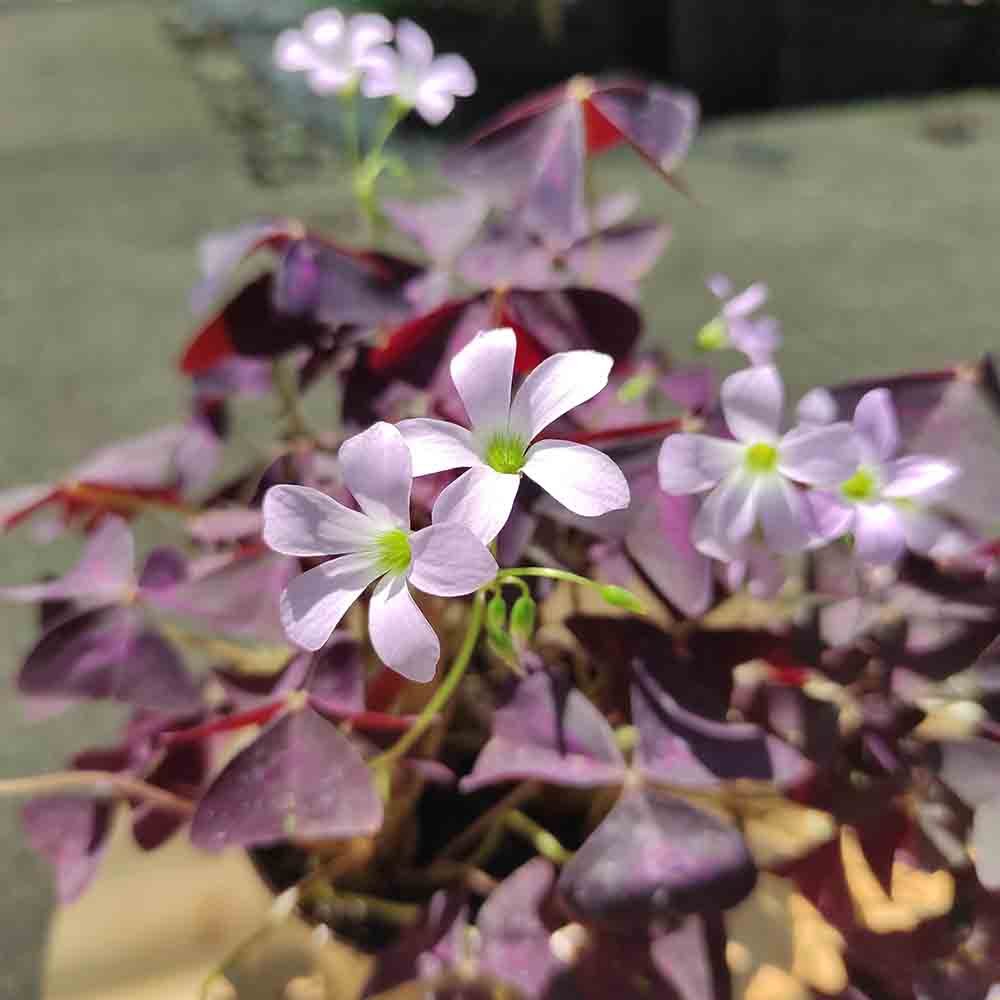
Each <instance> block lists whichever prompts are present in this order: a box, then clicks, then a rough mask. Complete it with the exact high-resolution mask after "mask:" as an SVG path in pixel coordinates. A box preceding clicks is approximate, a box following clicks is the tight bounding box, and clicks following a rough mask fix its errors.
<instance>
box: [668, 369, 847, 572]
mask: <svg viewBox="0 0 1000 1000" xmlns="http://www.w3.org/2000/svg"><path fill="white" fill-rule="evenodd" d="M721 401H722V412H723V416H724V417H725V419H726V424H727V426H728V427H729V430H730V432H731V433H732V435H733V437H734V438H736V440H735V441H732V440H726V439H724V438H717V437H711V436H709V435H707V434H672V435H671V436H670V437H668V438H667V439H666V440H665V441H664V442H663V445H662V446H661V448H660V457H659V466H658V467H659V475H660V485H661V486H662V487H663V489H664V490H666V491H667V492H668V493H704V492H707V491H709V490H711V492H710V493H708V496H707V497H706V498H705V500H704V502H703V503H702V506H701V510H700V511H699V512H698V515H697V517H696V518H695V521H694V524H693V526H692V535H693V539H692V540H693V542H694V544H695V546H696V547H697V548H698V549H699V550H700V551H701V552H704V553H705V554H706V555H709V556H712V557H713V558H715V559H732V558H742V555H741V554H742V552H743V551H744V544H743V543H745V542H746V541H747V540H749V539H751V538H752V536H753V535H754V532H755V529H756V528H757V527H758V525H759V527H760V528H761V529H762V531H763V536H764V540H765V541H766V542H767V544H768V545H769V546H770V547H771V548H772V549H773V550H775V551H777V552H798V551H802V550H803V549H806V548H809V547H811V546H812V545H815V544H818V543H819V542H821V541H825V540H826V536H825V535H824V532H823V531H822V528H821V526H820V525H819V524H818V523H817V522H816V521H815V519H814V517H813V516H812V514H813V512H812V508H811V507H810V506H809V505H808V504H807V503H806V501H805V500H804V498H803V495H802V492H801V491H800V490H799V489H798V487H797V486H796V484H797V483H802V484H805V485H809V486H832V485H835V484H836V483H839V482H841V481H843V480H844V479H846V478H847V477H848V476H849V475H851V473H852V472H853V471H854V470H855V469H856V468H857V464H858V449H857V445H856V443H855V435H854V431H853V429H852V428H851V425H850V424H847V423H834V424H829V425H825V426H824V425H820V426H816V425H803V426H799V427H796V428H795V429H793V430H791V431H789V432H788V433H787V434H784V435H780V434H779V428H780V425H781V412H782V407H783V403H784V389H783V387H782V383H781V377H780V376H779V375H778V372H777V370H776V369H775V368H774V367H773V366H771V365H760V366H756V367H753V368H747V369H745V370H744V371H740V372H737V373H736V374H735V375H730V376H729V378H727V379H726V380H725V381H724V382H723V383H722V390H721Z"/></svg>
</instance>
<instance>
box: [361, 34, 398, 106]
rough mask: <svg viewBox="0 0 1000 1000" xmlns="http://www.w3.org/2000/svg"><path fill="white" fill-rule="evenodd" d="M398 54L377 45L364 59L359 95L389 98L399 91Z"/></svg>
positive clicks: (386, 47)
mask: <svg viewBox="0 0 1000 1000" xmlns="http://www.w3.org/2000/svg"><path fill="white" fill-rule="evenodd" d="M399 77H400V70H399V54H398V53H397V52H396V50H395V49H394V48H392V47H390V46H388V45H377V46H376V47H375V48H373V49H372V50H371V51H369V52H368V53H367V55H366V56H365V59H364V75H363V76H362V77H361V93H362V94H364V95H365V97H391V96H392V95H393V94H395V93H396V92H397V91H398V90H399Z"/></svg>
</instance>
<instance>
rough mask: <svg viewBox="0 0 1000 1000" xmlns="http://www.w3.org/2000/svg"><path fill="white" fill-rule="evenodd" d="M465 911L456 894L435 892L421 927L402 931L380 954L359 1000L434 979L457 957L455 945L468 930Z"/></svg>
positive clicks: (460, 899)
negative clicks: (426, 976)
mask: <svg viewBox="0 0 1000 1000" xmlns="http://www.w3.org/2000/svg"><path fill="white" fill-rule="evenodd" d="M468 918H469V914H468V907H467V905H466V900H465V898H464V896H463V895H462V894H460V893H457V892H444V891H441V892H437V893H435V894H434V896H433V897H432V898H431V901H430V902H429V903H428V904H427V907H426V909H425V911H424V916H423V919H422V920H421V921H420V923H418V924H416V925H414V926H412V927H410V928H407V929H406V930H404V931H403V932H402V933H401V934H400V936H399V938H398V939H397V940H396V942H395V943H394V944H393V945H391V946H390V947H389V948H386V949H385V950H384V951H382V952H381V953H379V954H378V955H377V956H376V959H375V966H374V968H373V970H372V973H371V976H370V977H369V979H368V981H367V982H366V983H365V988H364V992H363V993H362V1000H368V998H369V997H375V996H379V995H381V994H383V993H387V992H388V991H389V990H393V989H395V988H396V987H397V986H402V985H403V984H404V983H408V982H411V981H413V980H415V979H420V978H422V977H423V975H425V974H426V975H428V976H432V975H435V974H436V973H437V972H438V971H440V969H441V968H443V967H445V966H447V965H450V964H451V963H452V962H453V961H454V960H455V958H456V957H457V956H458V954H460V950H459V949H458V948H456V944H457V943H458V942H459V941H460V939H461V936H462V935H463V934H464V933H465V930H466V928H468V926H469V924H468Z"/></svg>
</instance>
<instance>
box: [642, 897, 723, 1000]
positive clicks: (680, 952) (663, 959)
mask: <svg viewBox="0 0 1000 1000" xmlns="http://www.w3.org/2000/svg"><path fill="white" fill-rule="evenodd" d="M650 954H651V956H652V959H653V964H654V965H655V966H656V968H657V970H658V971H659V973H660V975H662V976H663V977H664V978H665V979H667V980H669V981H670V983H671V984H672V985H673V986H674V988H675V989H676V990H677V996H678V1000H715V998H716V997H717V995H718V994H717V992H716V986H717V983H716V978H717V972H716V969H715V968H714V964H713V962H712V956H711V954H710V952H709V947H708V942H707V941H706V940H705V923H704V921H703V920H701V919H700V918H698V917H688V919H687V920H685V921H684V923H683V924H681V926H680V927H678V928H677V929H676V930H672V931H670V932H669V933H666V934H658V935H656V936H655V937H654V938H653V942H652V944H651V946H650Z"/></svg>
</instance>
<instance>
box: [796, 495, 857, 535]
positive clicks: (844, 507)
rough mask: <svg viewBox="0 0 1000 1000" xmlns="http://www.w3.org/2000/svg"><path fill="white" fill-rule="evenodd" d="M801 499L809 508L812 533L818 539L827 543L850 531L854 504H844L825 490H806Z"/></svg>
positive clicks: (852, 522) (855, 506) (855, 507)
mask: <svg viewBox="0 0 1000 1000" xmlns="http://www.w3.org/2000/svg"><path fill="white" fill-rule="evenodd" d="M803 499H804V500H805V503H806V505H807V506H808V508H809V518H810V521H811V522H812V529H813V532H814V533H815V534H816V535H817V536H818V537H819V538H822V539H823V540H824V541H828V542H829V541H832V540H833V539H834V538H840V536H841V535H844V534H846V533H847V532H848V531H850V530H851V527H852V525H853V524H854V513H855V511H856V509H857V505H856V504H852V503H846V502H845V501H844V500H841V499H840V497H839V496H837V495H836V494H834V493H828V492H827V491H825V490H807V491H806V493H805V495H804V497H803Z"/></svg>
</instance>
